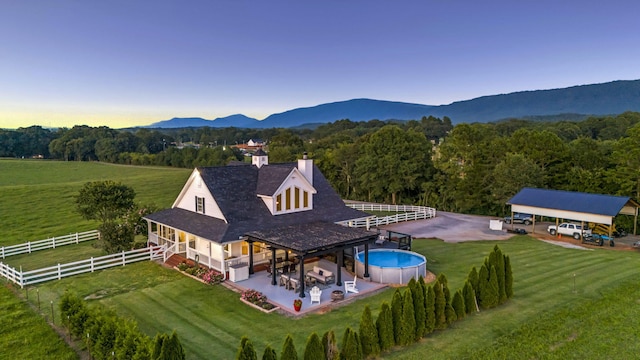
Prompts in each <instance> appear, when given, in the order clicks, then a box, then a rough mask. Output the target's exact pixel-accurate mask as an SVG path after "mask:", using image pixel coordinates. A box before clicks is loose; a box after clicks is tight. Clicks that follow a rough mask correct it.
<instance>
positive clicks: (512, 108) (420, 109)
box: [147, 80, 640, 128]
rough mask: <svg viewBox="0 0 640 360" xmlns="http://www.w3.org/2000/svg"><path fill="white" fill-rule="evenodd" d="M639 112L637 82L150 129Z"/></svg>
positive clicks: (357, 104)
mask: <svg viewBox="0 0 640 360" xmlns="http://www.w3.org/2000/svg"><path fill="white" fill-rule="evenodd" d="M625 111H640V80H618V81H612V82H607V83H601V84H589V85H578V86H572V87H567V88H562V89H551V90H532V91H520V92H514V93H509V94H499V95H490V96H482V97H478V98H475V99H471V100H464V101H457V102H453V103H451V104H448V105H422V104H414V103H405V102H397V101H386V100H373V99H352V100H346V101H338V102H332V103H327V104H320V105H316V106H311V107H304V108H297V109H292V110H288V111H285V112H282V113H278V114H272V115H269V116H268V117H266V118H265V119H264V120H258V119H254V118H250V117H247V116H244V115H242V114H236V115H231V116H227V117H223V118H217V119H214V120H206V119H202V118H173V119H171V120H164V121H160V122H156V123H153V124H151V125H149V126H147V127H150V128H179V127H202V126H210V127H230V126H235V127H242V128H272V127H283V128H290V127H298V126H302V125H304V124H310V123H315V124H324V123H329V122H334V121H337V120H341V119H349V120H351V121H368V120H373V119H378V120H419V119H420V118H422V117H423V116H430V115H432V116H436V117H440V118H442V117H444V116H448V117H449V118H450V119H451V121H452V123H454V124H457V123H471V122H490V121H497V120H501V119H506V118H525V117H544V116H549V115H558V114H582V115H613V114H620V113H623V112H625Z"/></svg>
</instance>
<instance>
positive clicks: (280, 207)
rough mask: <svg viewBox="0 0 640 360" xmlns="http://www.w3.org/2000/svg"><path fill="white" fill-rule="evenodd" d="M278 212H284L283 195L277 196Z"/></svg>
mask: <svg viewBox="0 0 640 360" xmlns="http://www.w3.org/2000/svg"><path fill="white" fill-rule="evenodd" d="M276 211H282V194H278V196H276Z"/></svg>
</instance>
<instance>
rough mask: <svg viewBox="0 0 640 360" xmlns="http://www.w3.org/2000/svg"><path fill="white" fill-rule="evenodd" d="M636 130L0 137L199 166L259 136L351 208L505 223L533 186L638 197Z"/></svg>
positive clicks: (234, 156) (63, 150)
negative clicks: (422, 210) (406, 207)
mask: <svg viewBox="0 0 640 360" xmlns="http://www.w3.org/2000/svg"><path fill="white" fill-rule="evenodd" d="M638 123H640V113H634V112H627V113H623V114H620V115H617V116H602V117H590V118H587V119H586V120H582V121H572V120H566V121H552V122H551V121H534V120H523V119H508V120H503V121H499V122H493V123H472V124H467V123H465V124H458V125H456V126H453V125H452V123H451V120H450V119H449V118H447V117H444V118H442V119H440V118H435V117H432V116H430V117H423V118H422V119H420V120H412V121H406V122H400V121H379V120H372V121H367V122H353V121H350V120H347V119H344V120H340V121H336V122H333V123H329V124H325V125H321V126H319V127H317V128H315V129H239V128H223V129H217V128H187V129H146V128H142V129H124V130H114V129H110V128H107V127H89V126H75V127H73V128H71V129H66V128H63V129H57V130H48V129H43V128H40V127H30V128H21V129H17V130H0V156H5V157H23V156H24V157H29V156H31V155H34V154H43V155H44V157H46V158H52V159H58V160H66V161H105V162H113V163H121V164H132V165H163V166H174V167H185V168H192V167H196V166H217V165H225V164H227V163H229V162H230V161H233V160H235V161H242V160H243V159H244V158H245V156H243V154H242V152H241V151H240V150H239V149H237V148H236V147H235V146H234V145H236V144H241V143H246V142H247V141H248V139H251V138H261V139H264V140H266V141H267V147H266V150H268V153H269V161H270V162H271V163H277V162H287V161H295V160H296V159H297V158H299V157H300V156H301V154H302V153H303V152H307V153H308V154H309V155H310V157H311V158H313V159H314V160H315V162H316V164H317V166H318V167H319V168H320V169H321V170H322V172H323V173H324V175H325V176H326V177H327V179H328V180H329V181H330V182H331V184H332V185H333V187H334V188H335V189H336V190H337V191H338V193H339V194H340V195H341V196H342V197H343V198H345V199H352V200H365V201H374V202H387V203H398V204H420V205H426V206H432V207H436V208H438V209H441V210H445V211H455V212H463V213H473V214H485V215H502V214H505V213H506V212H507V207H506V205H505V202H506V201H507V200H508V199H509V198H510V197H511V196H513V195H514V194H515V193H517V192H518V191H519V190H520V189H521V188H522V187H525V186H531V187H540V188H550V189H559V190H569V191H583V192H593V193H605V194H612V195H622V196H630V197H632V198H635V199H638V198H640V125H638ZM176 144H187V145H194V146H193V147H190V146H184V147H182V148H178V147H177V146H175V145H176Z"/></svg>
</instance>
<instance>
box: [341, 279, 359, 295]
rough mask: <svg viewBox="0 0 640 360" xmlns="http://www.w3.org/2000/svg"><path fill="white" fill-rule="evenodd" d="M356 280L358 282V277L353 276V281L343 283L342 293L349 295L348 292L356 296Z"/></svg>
mask: <svg viewBox="0 0 640 360" xmlns="http://www.w3.org/2000/svg"><path fill="white" fill-rule="evenodd" d="M357 280H358V277H357V276H354V277H353V281H349V280H347V281H345V282H344V292H345V293H347V294H348V293H350V292H352V293H354V294H357V293H358V288H356V281H357Z"/></svg>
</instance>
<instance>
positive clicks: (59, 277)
mask: <svg viewBox="0 0 640 360" xmlns="http://www.w3.org/2000/svg"><path fill="white" fill-rule="evenodd" d="M60 279H62V274H61V272H60V263H58V280H60Z"/></svg>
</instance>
